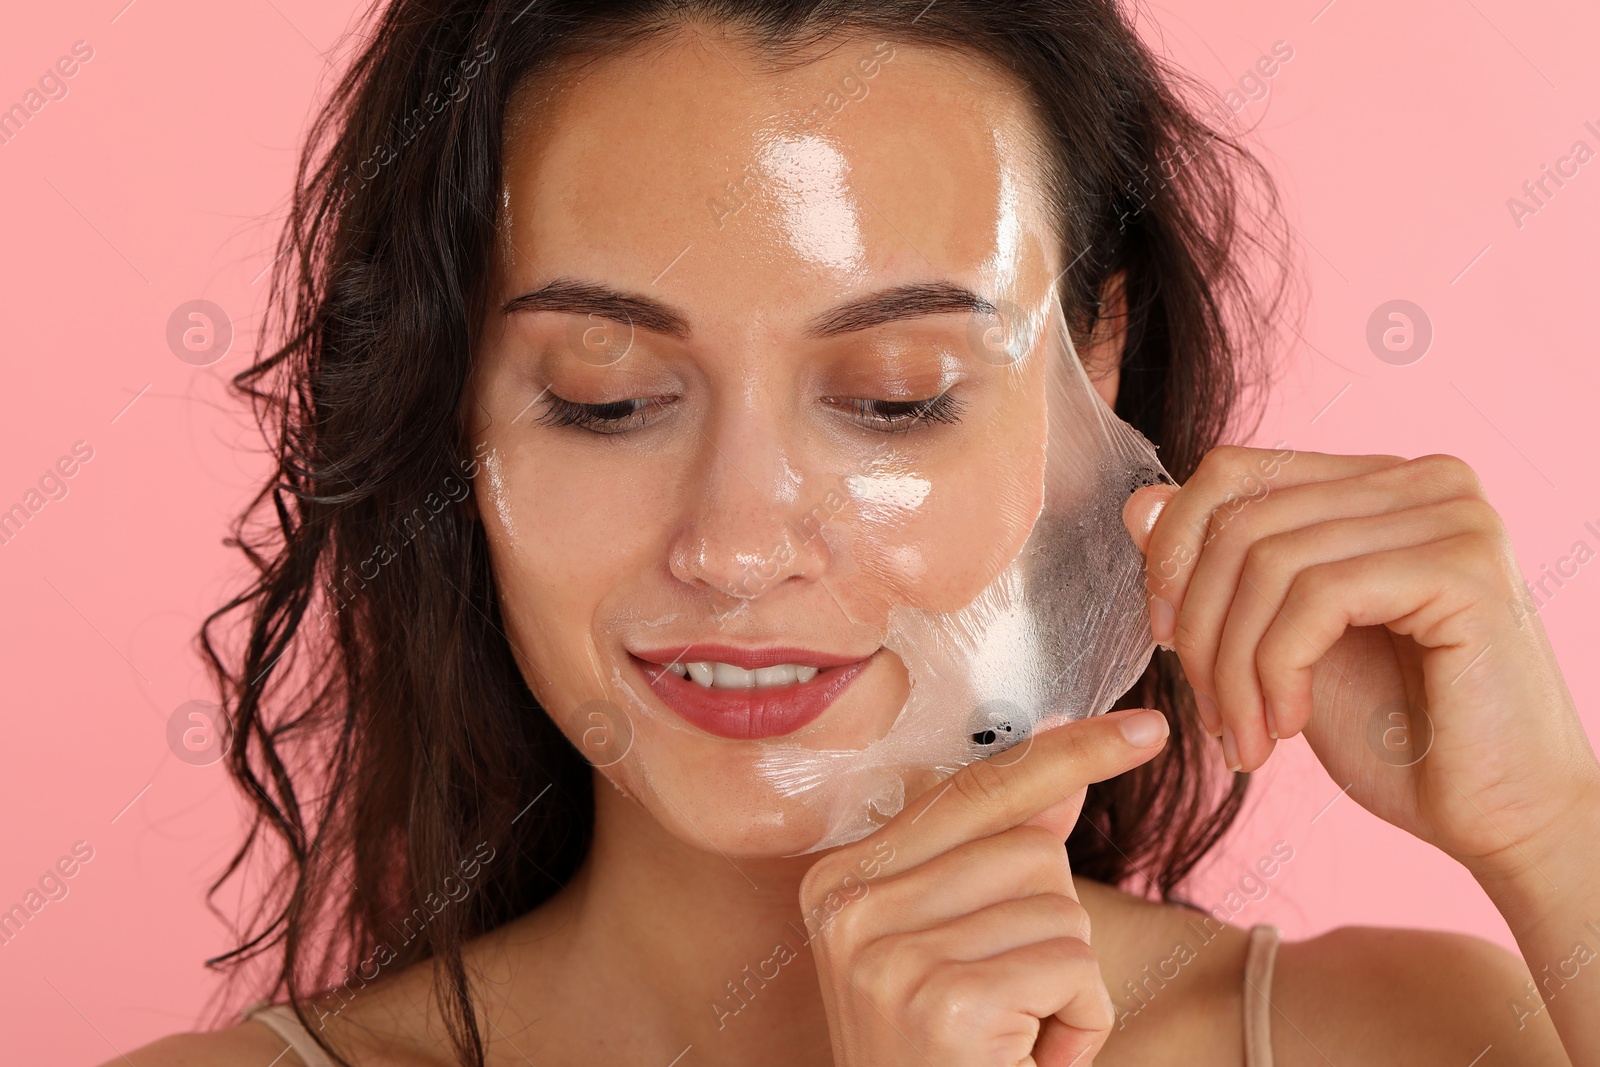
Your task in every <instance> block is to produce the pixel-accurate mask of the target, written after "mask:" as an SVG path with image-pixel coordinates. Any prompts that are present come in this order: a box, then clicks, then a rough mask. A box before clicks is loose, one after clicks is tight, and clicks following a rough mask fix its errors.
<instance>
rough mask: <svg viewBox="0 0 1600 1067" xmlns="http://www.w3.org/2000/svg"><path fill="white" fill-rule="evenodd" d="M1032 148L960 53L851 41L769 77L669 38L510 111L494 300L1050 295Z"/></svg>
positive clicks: (1011, 97) (1023, 103) (1016, 111)
mask: <svg viewBox="0 0 1600 1067" xmlns="http://www.w3.org/2000/svg"><path fill="white" fill-rule="evenodd" d="M1040 143H1041V142H1040V139H1039V137H1038V134H1037V122H1036V119H1035V117H1034V115H1033V113H1032V110H1031V105H1030V103H1029V101H1028V97H1027V94H1026V93H1025V91H1024V90H1023V88H1022V87H1021V86H1020V84H1018V83H1017V82H1015V81H1014V80H1012V79H1011V78H1009V77H1007V76H1006V75H1004V74H1002V73H1001V72H999V71H997V70H994V69H992V68H990V67H989V66H987V65H986V64H984V63H983V62H981V61H979V60H977V59H975V58H972V57H969V56H967V55H965V54H962V53H958V52H955V51H951V50H947V49H939V48H931V47H927V46H916V45H907V44H891V43H888V42H884V41H880V40H877V39H870V38H851V39H846V40H838V41H833V42H828V43H827V45H826V46H824V47H819V48H817V49H815V50H813V52H812V53H809V54H808V56H807V57H806V58H805V59H804V61H801V62H798V63H791V64H788V65H786V66H785V68H784V69H781V70H775V69H773V67H772V64H771V63H770V62H769V61H768V60H766V59H764V58H763V57H761V56H760V55H758V54H756V53H755V52H753V51H751V50H750V49H749V48H748V47H747V46H746V45H744V44H742V43H740V42H739V41H738V40H737V39H733V38H729V37H726V36H721V35H719V34H716V33H714V32H713V31H710V30H706V29H691V28H685V29H681V30H674V31H672V32H671V33H670V34H668V35H667V36H665V37H662V38H659V39H656V40H653V41H652V42H650V43H649V44H648V45H647V46H644V47H636V48H633V49H630V50H628V51H626V52H624V53H621V54H618V55H614V56H607V57H602V58H597V59H585V60H583V61H582V62H569V63H566V64H563V65H561V66H559V67H558V68H556V69H555V70H553V71H550V72H546V73H544V74H542V75H540V76H539V78H538V80H537V81H533V82H530V83H529V84H527V85H525V86H524V87H523V90H522V91H521V92H520V93H519V94H518V96H517V98H516V99H515V100H514V102H513V105H512V107H511V108H510V109H509V110H508V116H507V122H506V140H505V175H504V182H505V188H504V193H503V203H502V214H503V218H502V220H501V221H502V226H501V233H502V238H503V240H504V242H505V243H506V245H507V246H508V247H506V248H504V249H503V251H504V253H505V256H504V257H503V258H502V263H503V264H509V265H510V267H511V269H510V270H509V271H506V272H504V273H507V274H508V275H510V277H508V278H507V279H506V280H505V281H506V284H507V285H510V286H515V285H519V284H525V283H527V282H529V281H532V280H535V279H537V278H539V277H540V276H541V275H558V274H559V275H568V276H570V275H578V276H584V277H593V278H597V279H603V280H605V281H607V282H610V283H612V284H622V285H627V286H631V287H636V288H641V289H642V288H648V287H651V286H659V287H660V288H663V289H667V290H672V291H676V292H677V293H678V294H679V295H681V296H683V297H686V298H687V297H692V296H694V295H696V291H697V290H698V291H699V292H698V295H702V296H710V295H715V296H716V297H717V298H718V299H719V300H721V301H722V302H723V303H724V304H732V303H736V302H737V301H739V300H740V299H742V298H749V299H750V300H755V301H766V302H768V303H770V301H771V298H772V297H773V296H774V295H778V294H785V295H788V296H790V297H796V298H798V299H797V300H795V301H794V302H795V303H804V302H805V301H806V300H807V299H808V298H810V297H815V298H817V299H818V300H822V299H828V298H833V297H837V296H839V295H842V294H845V293H848V292H851V291H854V290H858V289H860V288H863V287H865V286H867V285H869V284H874V283H876V282H878V281H883V280H902V279H913V278H923V279H926V278H929V277H932V276H943V277H950V278H952V279H956V280H960V281H962V282H964V283H968V284H971V285H972V286H973V287H974V288H976V289H977V290H978V291H979V292H987V293H1004V291H1005V290H1014V289H1016V288H1018V287H1019V286H1027V285H1029V282H1030V280H1031V281H1037V280H1038V279H1039V278H1040V277H1042V278H1043V279H1044V281H1045V282H1046V283H1047V282H1048V281H1049V276H1050V275H1049V268H1050V264H1051V263H1053V262H1054V256H1055V251H1056V250H1055V249H1054V248H1053V247H1051V246H1052V243H1053V240H1054V238H1053V236H1049V235H1050V234H1052V233H1053V230H1054V227H1051V226H1048V225H1046V224H1045V218H1046V216H1047V212H1048V207H1047V202H1046V199H1045V197H1044V196H1043V195H1041V194H1042V192H1043V185H1042V171H1041V169H1040V167H1039V165H1038V159H1039V158H1040V152H1039V144H1040ZM808 307H809V305H808Z"/></svg>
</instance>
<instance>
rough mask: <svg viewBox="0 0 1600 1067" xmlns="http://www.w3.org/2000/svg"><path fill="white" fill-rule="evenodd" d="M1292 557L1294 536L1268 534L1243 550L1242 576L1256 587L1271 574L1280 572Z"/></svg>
mask: <svg viewBox="0 0 1600 1067" xmlns="http://www.w3.org/2000/svg"><path fill="white" fill-rule="evenodd" d="M1293 559H1294V538H1293V536H1291V535H1289V534H1282V533H1276V534H1268V535H1267V536H1265V537H1263V538H1261V539H1260V540H1258V541H1255V542H1254V543H1252V544H1251V545H1250V547H1249V548H1248V549H1247V550H1246V551H1245V556H1244V569H1243V576H1244V578H1245V579H1246V580H1248V581H1249V582H1251V583H1252V584H1253V585H1255V586H1257V587H1258V588H1259V587H1260V586H1261V585H1262V583H1263V582H1266V581H1269V580H1270V579H1271V578H1272V576H1273V575H1275V574H1282V573H1283V572H1284V571H1285V570H1286V569H1288V568H1289V567H1290V566H1291V565H1292V563H1293Z"/></svg>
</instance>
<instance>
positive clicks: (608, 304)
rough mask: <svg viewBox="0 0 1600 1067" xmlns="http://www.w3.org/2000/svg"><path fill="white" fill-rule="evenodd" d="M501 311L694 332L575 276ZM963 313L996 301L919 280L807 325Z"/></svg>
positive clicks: (854, 327)
mask: <svg viewBox="0 0 1600 1067" xmlns="http://www.w3.org/2000/svg"><path fill="white" fill-rule="evenodd" d="M501 311H503V312H504V313H505V314H507V315H510V314H513V313H515V312H519V311H558V312H565V313H567V314H571V315H592V316H595V317H598V318H602V319H609V320H611V321H614V322H620V323H623V324H624V325H631V326H635V327H638V328H639V329H643V330H649V331H651V332H652V333H662V334H666V335H668V336H669V337H677V338H680V339H682V338H686V337H688V336H689V320H688V318H687V317H686V316H684V315H683V314H682V313H681V312H679V311H677V310H675V309H674V308H672V307H670V306H669V305H667V304H663V303H661V302H660V301H659V300H654V299H652V298H650V297H647V296H641V295H639V294H637V293H625V292H621V291H619V290H616V289H612V288H610V287H608V286H604V285H597V284H595V283H593V282H584V281H577V280H575V279H570V278H557V279H556V280H554V281H552V282H550V283H548V284H547V285H544V286H542V287H540V288H539V289H535V290H534V291H533V292H530V293H524V294H522V295H521V296H518V297H514V298H512V299H511V300H508V301H507V302H506V303H505V305H504V306H503V307H502V308H501ZM963 312H973V313H977V314H980V315H992V314H994V312H995V306H994V304H993V303H992V302H990V301H988V300H986V299H984V298H983V297H981V296H979V295H978V294H977V293H975V292H973V291H972V290H971V289H967V288H965V287H964V286H960V285H956V284H954V283H953V282H914V283H911V284H907V285H897V286H893V287H891V288H888V289H880V290H878V291H877V292H874V293H868V294H867V295H866V296H861V297H856V298H855V299H853V300H849V301H846V302H845V303H843V304H840V305H839V306H838V307H835V308H831V309H829V310H828V311H825V312H823V313H822V314H820V315H817V316H815V317H814V318H813V319H812V320H811V321H810V323H808V324H807V326H806V330H805V334H806V336H807V337H815V338H824V337H837V336H839V335H840V334H846V333H855V332H857V331H860V330H868V329H871V328H872V327H874V326H882V325H884V324H885V323H889V322H896V321H898V320H901V319H914V318H922V317H923V316H926V315H947V314H957V313H963Z"/></svg>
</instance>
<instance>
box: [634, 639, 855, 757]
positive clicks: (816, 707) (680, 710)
mask: <svg viewBox="0 0 1600 1067" xmlns="http://www.w3.org/2000/svg"><path fill="white" fill-rule="evenodd" d="M877 654H878V653H877V652H876V651H874V652H873V653H871V654H870V655H868V656H866V657H862V658H852V657H847V656H835V655H830V654H825V653H817V652H809V651H806V650H802V649H793V648H768V649H735V648H729V647H727V646H708V645H690V646H686V647H680V648H675V649H666V650H655V651H641V652H636V653H629V658H630V659H631V660H633V662H634V665H635V667H636V668H638V670H639V671H640V673H641V674H643V675H644V678H645V680H646V681H647V682H648V683H649V685H650V689H651V691H652V692H654V693H655V694H656V696H658V697H659V698H661V701H662V703H664V704H666V705H667V707H668V708H670V709H671V710H672V711H674V712H675V713H677V715H678V716H679V717H680V718H682V719H684V720H685V721H686V722H688V723H689V724H690V725H692V726H696V727H699V728H700V729H702V730H704V731H706V732H707V733H710V734H714V735H716V736H718V737H726V738H732V739H737V740H757V739H760V738H766V737H781V736H783V735H785V734H790V733H794V732H795V731H796V730H799V729H801V728H803V727H805V726H807V725H809V724H810V723H812V722H814V721H815V720H816V719H817V718H818V717H819V716H821V715H822V713H823V712H824V711H826V710H827V709H828V707H829V706H830V705H832V704H833V702H834V701H835V700H837V699H838V698H839V697H840V696H841V695H842V694H843V693H844V691H845V690H846V689H847V688H849V686H850V684H851V683H852V682H854V681H855V679H856V678H857V677H858V676H860V674H861V673H862V671H864V670H865V669H866V668H867V667H869V666H870V665H871V664H872V662H873V660H874V659H875V658H876V657H877ZM691 657H693V658H691Z"/></svg>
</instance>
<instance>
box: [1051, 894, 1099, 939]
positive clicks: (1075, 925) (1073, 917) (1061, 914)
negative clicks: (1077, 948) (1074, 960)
mask: <svg viewBox="0 0 1600 1067" xmlns="http://www.w3.org/2000/svg"><path fill="white" fill-rule="evenodd" d="M1046 899H1047V900H1048V901H1049V904H1048V907H1049V908H1050V910H1051V911H1052V912H1053V913H1054V915H1055V917H1056V919H1057V920H1058V921H1059V922H1060V924H1061V931H1062V934H1061V936H1062V937H1064V938H1071V939H1073V940H1077V941H1082V942H1083V943H1084V944H1085V945H1088V944H1089V935H1090V933H1091V932H1092V926H1091V924H1090V921H1089V909H1088V908H1085V907H1084V906H1083V905H1082V904H1080V903H1078V902H1077V901H1076V900H1073V899H1072V898H1071V897H1069V896H1064V895H1062V894H1051V895H1050V896H1049V897H1047V898H1046Z"/></svg>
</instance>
